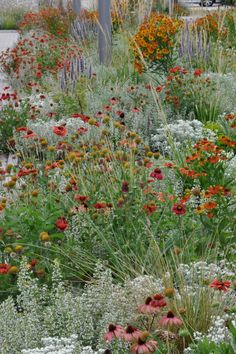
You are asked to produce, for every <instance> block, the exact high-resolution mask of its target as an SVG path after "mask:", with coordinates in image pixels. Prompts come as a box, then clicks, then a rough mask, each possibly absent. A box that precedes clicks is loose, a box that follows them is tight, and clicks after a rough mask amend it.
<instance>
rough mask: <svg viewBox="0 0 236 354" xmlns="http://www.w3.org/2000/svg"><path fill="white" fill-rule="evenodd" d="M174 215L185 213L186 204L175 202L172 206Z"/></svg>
mask: <svg viewBox="0 0 236 354" xmlns="http://www.w3.org/2000/svg"><path fill="white" fill-rule="evenodd" d="M172 211H173V213H175V214H176V215H183V214H185V213H186V206H185V205H184V204H183V203H175V204H174V205H173V208H172Z"/></svg>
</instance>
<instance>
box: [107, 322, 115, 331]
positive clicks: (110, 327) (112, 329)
mask: <svg viewBox="0 0 236 354" xmlns="http://www.w3.org/2000/svg"><path fill="white" fill-rule="evenodd" d="M108 329H109V332H114V331H115V330H116V326H115V325H113V324H110V325H109V327H108Z"/></svg>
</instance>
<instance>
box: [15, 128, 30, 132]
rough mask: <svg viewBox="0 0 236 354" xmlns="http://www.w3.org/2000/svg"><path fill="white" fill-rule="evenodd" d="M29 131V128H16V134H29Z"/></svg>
mask: <svg viewBox="0 0 236 354" xmlns="http://www.w3.org/2000/svg"><path fill="white" fill-rule="evenodd" d="M27 131H28V128H27V127H19V128H16V132H27Z"/></svg>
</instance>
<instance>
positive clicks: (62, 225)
mask: <svg viewBox="0 0 236 354" xmlns="http://www.w3.org/2000/svg"><path fill="white" fill-rule="evenodd" d="M68 225H69V224H68V221H67V220H66V218H64V217H61V218H59V219H57V221H56V226H57V228H58V229H59V230H60V231H65V230H66V229H67V228H68Z"/></svg>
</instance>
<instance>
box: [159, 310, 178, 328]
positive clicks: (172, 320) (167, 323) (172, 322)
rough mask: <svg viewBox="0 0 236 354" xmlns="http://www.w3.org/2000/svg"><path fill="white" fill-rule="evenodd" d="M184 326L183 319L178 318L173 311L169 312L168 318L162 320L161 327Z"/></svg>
mask: <svg viewBox="0 0 236 354" xmlns="http://www.w3.org/2000/svg"><path fill="white" fill-rule="evenodd" d="M182 324H183V322H182V321H181V319H179V318H178V317H176V316H175V315H174V314H173V312H172V311H169V312H168V313H167V315H166V316H164V317H162V318H161V320H160V325H161V326H163V327H179V326H181V325H182Z"/></svg>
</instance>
